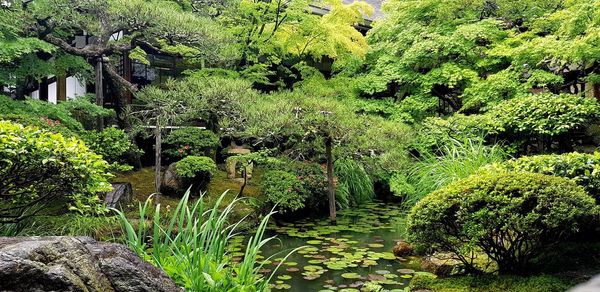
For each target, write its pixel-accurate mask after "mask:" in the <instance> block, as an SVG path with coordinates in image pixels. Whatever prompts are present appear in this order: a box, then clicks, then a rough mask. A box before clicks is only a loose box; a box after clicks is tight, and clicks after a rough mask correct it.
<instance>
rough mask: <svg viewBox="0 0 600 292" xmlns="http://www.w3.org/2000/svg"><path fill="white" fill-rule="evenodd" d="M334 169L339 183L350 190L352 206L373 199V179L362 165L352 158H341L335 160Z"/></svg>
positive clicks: (357, 205)
mask: <svg viewBox="0 0 600 292" xmlns="http://www.w3.org/2000/svg"><path fill="white" fill-rule="evenodd" d="M334 171H335V175H336V176H337V179H338V180H337V183H338V184H339V185H344V187H345V188H346V189H347V190H348V194H349V203H350V205H351V206H355V207H359V206H361V205H362V204H365V203H368V202H370V201H371V200H373V198H374V197H375V191H374V187H373V181H372V180H371V177H369V175H368V174H367V172H366V171H365V169H364V167H363V166H362V165H360V164H358V163H357V162H356V161H354V160H351V159H340V160H337V161H336V162H335V164H334ZM339 185H338V186H339Z"/></svg>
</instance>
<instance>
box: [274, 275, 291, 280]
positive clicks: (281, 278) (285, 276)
mask: <svg viewBox="0 0 600 292" xmlns="http://www.w3.org/2000/svg"><path fill="white" fill-rule="evenodd" d="M291 278H292V276H290V275H281V276H277V279H279V280H284V281H285V280H289V279H291Z"/></svg>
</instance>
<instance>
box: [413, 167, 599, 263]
mask: <svg viewBox="0 0 600 292" xmlns="http://www.w3.org/2000/svg"><path fill="white" fill-rule="evenodd" d="M594 214H595V204H594V200H593V198H591V197H590V196H589V195H587V194H586V193H585V191H584V190H583V188H581V187H580V186H578V185H576V184H575V183H574V182H572V181H570V180H568V179H565V178H560V177H553V176H548V175H543V174H537V173H523V172H520V173H496V174H482V175H475V176H471V177H469V178H466V179H463V180H460V181H457V182H455V183H452V184H450V185H448V186H447V187H445V188H443V189H440V190H437V191H435V192H433V193H431V194H429V195H428V196H426V197H425V198H424V199H423V200H422V201H420V202H419V203H418V204H417V205H415V207H414V208H413V209H412V210H411V212H410V214H409V217H408V230H409V236H410V239H411V241H412V243H413V244H415V245H416V247H417V248H418V249H419V250H421V251H429V252H432V251H446V252H452V253H454V254H455V255H456V257H457V259H459V260H460V261H461V262H463V263H464V264H465V267H466V268H467V270H468V271H471V272H474V271H479V270H481V266H479V265H476V264H475V259H474V258H473V255H474V254H475V255H476V254H479V253H485V254H486V255H487V257H488V258H489V260H492V261H494V262H495V263H496V264H497V265H498V269H499V272H500V273H522V272H524V271H526V269H527V267H528V265H529V264H530V263H531V261H532V260H533V259H535V258H537V257H538V256H539V255H541V254H542V253H543V252H544V251H546V250H547V249H548V248H550V247H552V246H553V245H555V244H557V243H558V242H559V241H560V240H562V239H564V238H565V237H566V236H568V235H570V234H573V233H575V232H577V230H578V227H579V226H580V225H582V224H584V223H586V220H588V219H589V218H591V217H592V216H593V215H594Z"/></svg>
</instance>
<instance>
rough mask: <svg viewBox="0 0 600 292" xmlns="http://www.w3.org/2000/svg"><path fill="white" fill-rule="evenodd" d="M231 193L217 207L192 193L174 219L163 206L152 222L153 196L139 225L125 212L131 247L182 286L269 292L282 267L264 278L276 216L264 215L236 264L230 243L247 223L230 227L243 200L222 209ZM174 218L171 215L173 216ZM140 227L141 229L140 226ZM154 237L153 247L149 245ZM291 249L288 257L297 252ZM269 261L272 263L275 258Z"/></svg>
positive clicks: (214, 290)
mask: <svg viewBox="0 0 600 292" xmlns="http://www.w3.org/2000/svg"><path fill="white" fill-rule="evenodd" d="M226 194H227V193H223V194H222V195H221V196H220V197H219V198H218V199H217V201H216V202H215V204H214V207H212V208H209V207H208V206H206V205H205V203H204V199H203V198H200V199H199V200H197V201H196V202H193V203H192V202H190V201H189V198H190V192H187V193H186V194H185V195H184V196H183V198H182V199H181V201H180V202H179V204H178V205H177V207H176V208H175V209H174V210H173V211H172V213H170V215H168V216H164V214H165V213H164V212H161V206H160V205H157V206H156V209H155V210H154V215H153V216H152V218H151V220H150V221H149V223H148V221H147V216H148V217H149V216H151V214H150V213H151V212H150V211H152V210H151V209H150V206H151V205H152V203H151V202H152V197H150V198H148V200H147V201H146V202H145V203H144V204H143V205H142V204H141V203H140V208H139V218H138V220H140V221H139V222H140V223H139V224H138V223H134V221H133V220H135V219H129V218H127V217H126V216H125V214H123V213H122V212H120V211H118V210H115V212H117V213H118V214H119V218H120V220H121V224H122V226H123V229H124V230H125V232H126V236H127V239H126V242H127V245H128V246H129V247H130V248H131V249H132V250H134V251H135V252H136V253H137V254H138V255H139V256H140V257H142V258H144V259H147V260H149V261H150V262H152V263H153V264H154V265H156V266H157V267H159V268H161V269H162V270H164V271H165V272H166V273H167V274H168V275H169V276H170V277H171V278H172V279H173V280H174V281H175V282H176V283H177V284H178V285H180V286H182V287H185V289H186V290H189V291H207V292H220V291H249V292H254V291H257V292H258V291H268V285H269V281H270V280H271V278H272V277H273V275H274V274H275V272H276V271H277V269H278V268H279V267H280V266H281V263H280V264H279V265H277V267H276V268H275V269H274V271H273V272H272V273H271V275H270V276H268V277H267V278H264V277H262V275H260V272H259V270H260V269H262V267H263V265H262V264H258V261H259V258H258V257H259V253H260V250H261V249H262V248H264V247H266V245H267V244H269V242H271V240H273V237H270V238H264V233H265V230H266V227H267V224H268V222H269V219H270V218H271V216H272V215H273V213H272V212H271V213H269V214H267V215H266V216H264V217H263V219H262V221H261V222H260V224H259V225H258V227H257V229H256V232H255V233H254V235H253V236H251V237H250V240H249V242H248V244H247V246H246V251H245V253H244V255H243V260H242V262H240V263H237V264H236V263H233V262H232V261H231V255H230V254H228V252H227V251H226V247H227V244H228V243H229V242H230V241H231V240H232V238H233V236H235V235H236V234H237V231H238V230H237V229H236V228H237V227H238V226H239V225H240V224H241V223H242V222H243V219H242V221H239V222H234V223H232V224H230V223H228V222H229V219H230V217H231V215H232V212H233V209H234V207H236V205H237V204H239V201H240V200H241V199H235V200H234V201H233V202H231V203H230V204H228V205H227V206H225V207H224V208H223V209H221V208H220V206H221V202H223V199H224V198H225V195H226ZM168 214H169V213H168ZM134 226H135V227H134ZM147 238H150V240H151V245H149V244H147V243H146V242H147ZM296 250H297V249H295V250H293V251H291V252H290V253H289V254H288V255H286V256H285V257H283V260H281V261H280V262H282V263H283V262H284V261H285V259H287V257H288V256H289V255H290V254H291V253H293V252H295V251H296ZM270 259H271V257H269V258H268V259H267V260H270Z"/></svg>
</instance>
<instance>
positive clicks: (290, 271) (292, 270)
mask: <svg viewBox="0 0 600 292" xmlns="http://www.w3.org/2000/svg"><path fill="white" fill-rule="evenodd" d="M285 271H286V272H289V273H294V272H298V271H300V269H298V268H287V269H285Z"/></svg>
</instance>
